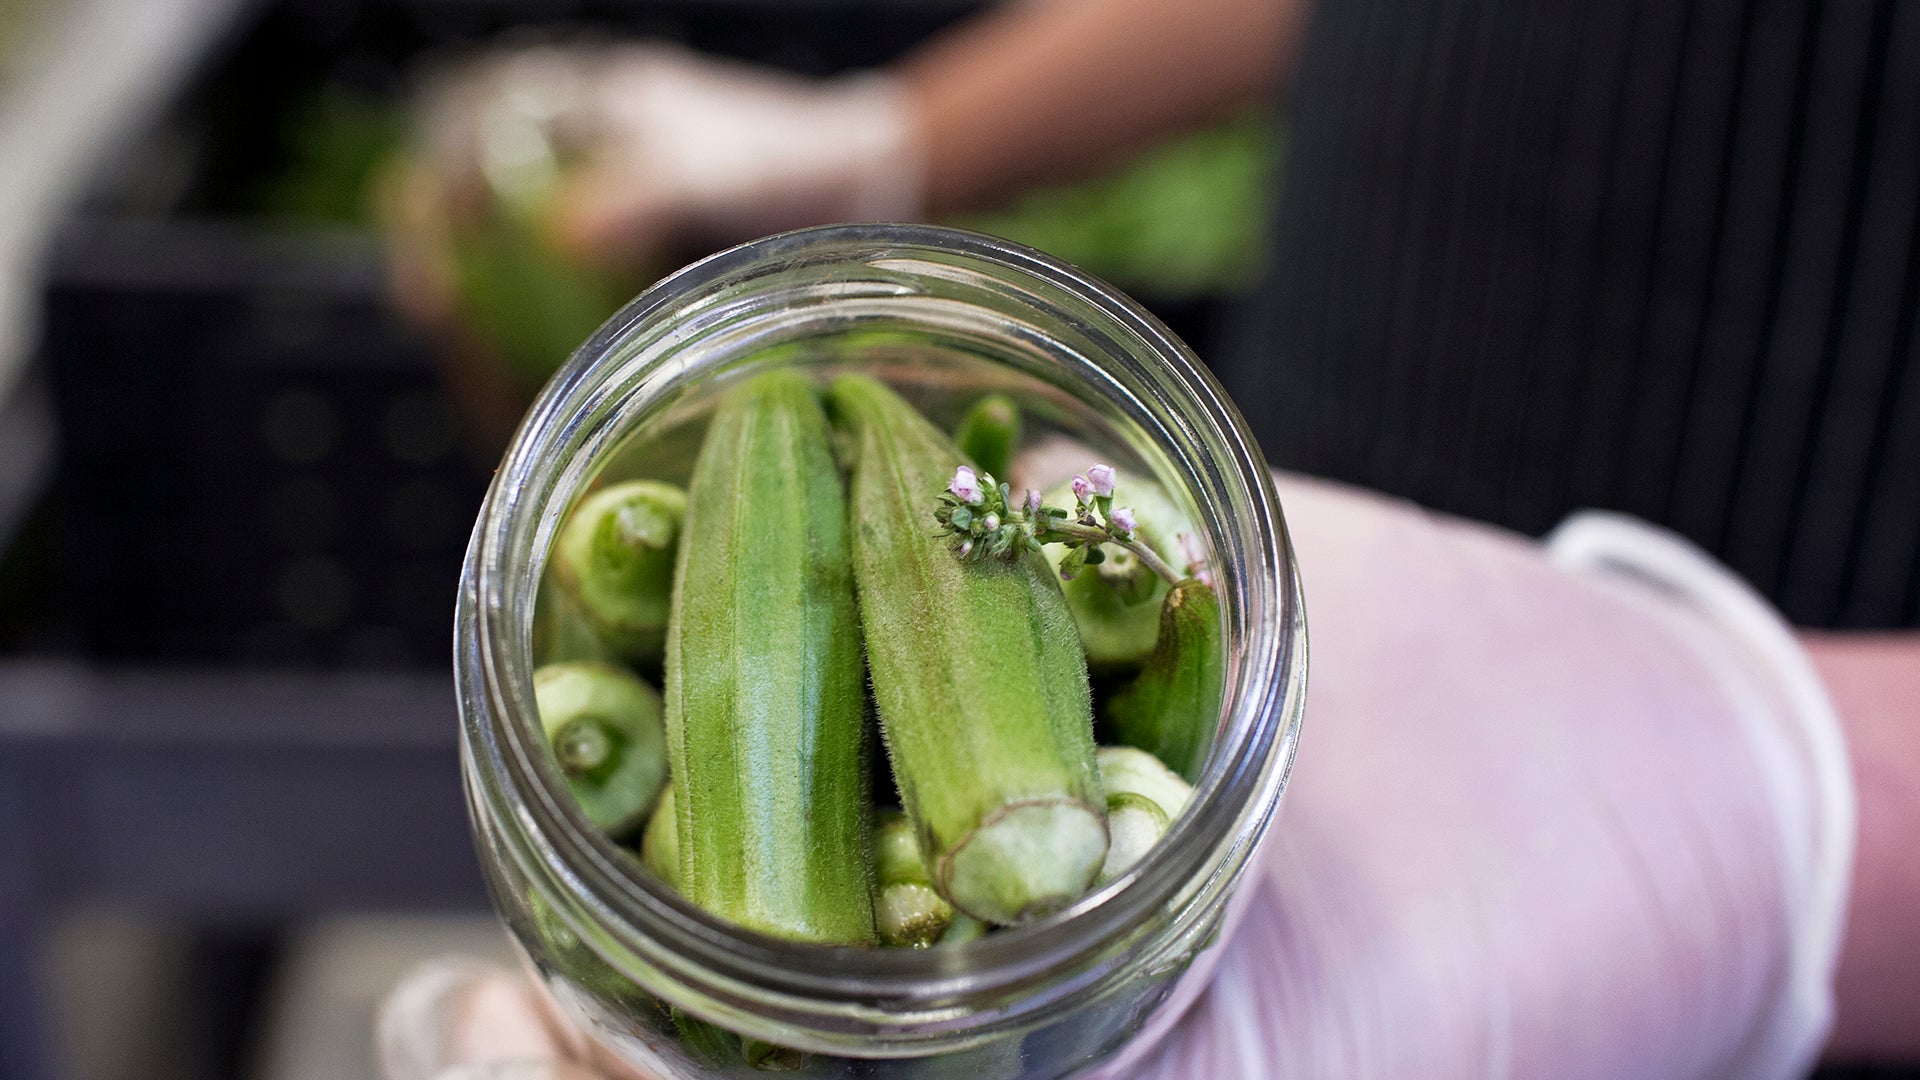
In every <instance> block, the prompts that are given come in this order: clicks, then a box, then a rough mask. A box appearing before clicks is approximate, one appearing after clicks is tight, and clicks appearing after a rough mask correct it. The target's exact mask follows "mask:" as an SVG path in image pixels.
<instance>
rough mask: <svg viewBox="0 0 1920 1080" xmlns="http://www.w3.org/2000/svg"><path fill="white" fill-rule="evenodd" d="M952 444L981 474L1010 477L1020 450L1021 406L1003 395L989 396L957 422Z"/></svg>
mask: <svg viewBox="0 0 1920 1080" xmlns="http://www.w3.org/2000/svg"><path fill="white" fill-rule="evenodd" d="M953 441H954V443H955V444H957V445H958V446H959V447H960V452H961V453H963V454H965V455H966V456H967V457H969V458H972V459H973V463H974V464H975V465H978V466H980V468H981V469H982V470H984V471H986V472H989V473H992V474H993V475H995V476H1008V475H1011V473H1010V471H1009V470H1011V469H1012V467H1013V453H1014V451H1015V450H1017V449H1018V448H1019V446H1020V406H1018V405H1015V404H1014V403H1013V399H1012V398H1010V397H1008V396H1007V395H1005V394H988V395H987V396H986V397H983V398H981V399H980V400H979V401H976V402H974V403H973V407H972V408H970V409H968V410H967V414H966V415H965V416H962V417H961V418H960V426H959V427H956V428H954V429H953Z"/></svg>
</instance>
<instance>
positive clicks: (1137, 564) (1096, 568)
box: [1047, 477, 1193, 669]
mask: <svg viewBox="0 0 1920 1080" xmlns="http://www.w3.org/2000/svg"><path fill="white" fill-rule="evenodd" d="M1047 501H1048V502H1050V503H1052V504H1054V505H1064V506H1072V505H1073V502H1074V496H1073V494H1072V492H1071V489H1069V488H1068V487H1066V486H1065V485H1062V486H1061V487H1060V488H1059V489H1058V490H1056V491H1054V492H1053V493H1052V494H1051V495H1050V496H1049V498H1048V500H1047ZM1115 501H1116V502H1120V501H1124V502H1125V503H1126V504H1127V505H1128V506H1129V507H1130V508H1131V509H1132V511H1133V514H1134V517H1135V518H1136V519H1137V520H1138V521H1139V526H1138V528H1137V529H1136V530H1135V534H1136V535H1137V536H1138V537H1139V539H1140V541H1141V542H1142V543H1144V544H1146V545H1147V546H1148V547H1150V548H1152V549H1153V551H1154V552H1155V553H1156V554H1158V555H1159V556H1160V557H1161V558H1162V559H1164V560H1167V561H1169V562H1171V563H1173V564H1174V565H1175V566H1176V567H1177V566H1178V565H1179V564H1180V560H1181V559H1182V558H1183V555H1182V553H1181V551H1180V546H1181V545H1180V537H1181V536H1182V535H1183V534H1184V535H1191V534H1192V532H1193V526H1192V524H1191V523H1189V522H1188V521H1187V518H1186V515H1185V514H1182V513H1181V512H1180V509H1179V508H1178V507H1177V506H1175V505H1174V503H1173V500H1172V499H1170V498H1168V496H1167V493H1166V492H1165V490H1163V489H1162V488H1161V487H1160V486H1159V485H1157V484H1154V483H1152V482H1150V481H1146V480H1140V479H1134V478H1131V477H1129V478H1128V479H1127V482H1126V493H1125V496H1124V499H1122V498H1120V497H1116V499H1115ZM1069 554H1070V552H1069V551H1068V549H1067V548H1065V547H1064V546H1061V545H1059V544H1049V545H1048V546H1047V560H1048V561H1049V562H1050V563H1052V564H1053V568H1054V570H1055V571H1058V570H1060V569H1061V566H1062V564H1063V563H1064V562H1065V561H1066V559H1067V557H1068V556H1069ZM1104 555H1105V558H1104V560H1103V561H1101V562H1100V563H1098V564H1095V565H1091V566H1087V567H1084V568H1082V569H1080V570H1078V571H1077V572H1075V573H1074V575H1073V577H1072V579H1071V580H1068V581H1064V582H1062V583H1061V588H1062V590H1063V591H1064V592H1065V593H1066V597H1067V606H1068V608H1070V609H1071V610H1072V611H1073V621H1074V624H1075V625H1076V626H1078V627H1079V629H1080V641H1081V643H1082V644H1083V645H1084V646H1085V647H1086V650H1087V662H1088V663H1089V664H1091V665H1093V666H1094V667H1096V668H1102V669H1113V668H1125V667H1129V666H1131V665H1135V664H1139V663H1141V662H1142V661H1144V660H1145V659H1146V658H1147V657H1148V655H1150V654H1151V653H1152V652H1153V647H1154V642H1155V641H1156V640H1158V638H1159V634H1160V606H1161V601H1162V600H1163V599H1164V598H1165V597H1166V595H1167V582H1166V581H1165V580H1163V579H1162V578H1161V577H1160V576H1159V575H1158V574H1156V573H1154V572H1153V570H1152V569H1150V568H1149V567H1148V566H1147V565H1146V564H1145V563H1144V562H1142V561H1141V560H1140V559H1139V557H1138V556H1136V555H1134V554H1133V553H1132V552H1130V551H1128V550H1126V549H1125V548H1123V547H1121V546H1120V545H1119V544H1108V545H1106V546H1105V548H1104ZM1176 572H1178V571H1176Z"/></svg>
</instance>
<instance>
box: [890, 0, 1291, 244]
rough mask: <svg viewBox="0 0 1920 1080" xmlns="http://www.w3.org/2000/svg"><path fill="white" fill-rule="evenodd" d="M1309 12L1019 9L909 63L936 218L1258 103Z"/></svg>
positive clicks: (1101, 6) (1098, 2)
mask: <svg viewBox="0 0 1920 1080" xmlns="http://www.w3.org/2000/svg"><path fill="white" fill-rule="evenodd" d="M1307 6H1308V0H1186V2H1178V3H1170V2H1168V0H1040V2H1027V3H1014V4H1010V5H1008V6H1006V7H1003V8H1000V9H998V10H996V11H994V12H993V13H991V14H988V15H986V16H983V17H981V18H979V19H976V20H974V21H973V22H971V23H968V24H966V25H964V26H962V27H960V28H959V29H957V30H955V31H953V32H951V33H949V34H947V35H945V36H943V37H941V38H939V39H937V40H935V41H934V42H933V43H931V44H930V45H928V46H927V47H925V48H923V49H921V50H920V51H919V52H917V53H915V54H913V55H911V56H909V57H908V58H907V59H906V60H905V61H904V62H903V63H902V64H901V65H900V67H899V68H898V73H899V74H900V75H901V76H902V77H903V78H904V80H905V81H906V84H907V86H908V87H909V89H910V91H911V93H912V94H913V97H914V102H915V107H916V109H917V110H918V112H919V117H920V126H921V132H922V135H923V136H924V138H925V147H926V151H927V159H928V160H927V167H928V172H927V177H926V179H927V197H928V201H929V203H930V204H931V206H932V208H933V209H936V210H945V209H953V208H957V207H965V206H968V205H972V204H976V203H978V202H980V201H981V200H984V199H988V198H991V197H993V196H995V195H999V194H1001V193H1003V192H1006V191H1008V190H1011V189H1013V188H1016V187H1018V186H1020V185H1022V184H1025V183H1030V182H1033V181H1037V180H1045V179H1049V178H1052V177H1058V176H1065V175H1070V174H1072V173H1073V172H1076V171H1079V170H1083V169H1086V168H1089V167H1092V166H1094V165H1097V164H1100V163H1102V162H1104V161H1105V160H1108V159H1111V158H1112V157H1114V156H1116V155H1118V154H1121V153H1124V152H1126V151H1127V150H1129V149H1132V148H1134V147H1137V146H1139V145H1141V144H1143V143H1145V142H1147V141H1149V140H1152V139H1154V138H1156V137H1158V136H1161V135H1165V134H1167V133H1169V132H1171V131H1174V130H1177V129H1179V128H1182V127H1185V126H1188V125H1191V124H1194V123H1197V122H1200V121H1202V120H1205V119H1208V118H1210V117H1212V116H1214V115H1216V114H1219V113H1221V112H1223V111H1225V110H1227V109H1230V108H1232V107H1235V106H1237V105H1240V104H1243V103H1245V102H1249V101H1252V100H1254V99H1255V98H1257V97H1258V96H1259V95H1260V94H1262V93H1264V92H1266V91H1267V90H1269V89H1270V88H1271V87H1273V86H1274V85H1276V84H1277V83H1278V81H1279V80H1280V79H1282V78H1283V77H1284V75H1285V73H1286V72H1287V71H1288V70H1290V69H1291V67H1292V60H1293V52H1294V49H1295V47H1296V46H1297V44H1298V40H1299V36H1300V32H1301V29H1302V24H1303V23H1304V22H1305V10H1306V8H1307Z"/></svg>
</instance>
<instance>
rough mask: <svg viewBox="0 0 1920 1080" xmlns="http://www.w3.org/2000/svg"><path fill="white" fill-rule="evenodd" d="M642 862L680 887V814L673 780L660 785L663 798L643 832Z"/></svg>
mask: <svg viewBox="0 0 1920 1080" xmlns="http://www.w3.org/2000/svg"><path fill="white" fill-rule="evenodd" d="M640 862H641V864H642V865H644V866H645V867H646V868H647V869H649V870H651V871H653V873H654V876H655V877H658V878H659V879H660V880H661V881H664V882H666V883H667V884H668V885H671V886H672V887H674V888H676V889H677V888H679V887H680V818H679V811H677V810H675V809H674V806H673V784H672V782H668V784H667V786H666V787H664V788H662V789H660V801H659V802H658V803H657V804H655V805H654V808H653V816H652V817H650V818H648V819H647V831H646V832H644V833H642V834H641V836H640Z"/></svg>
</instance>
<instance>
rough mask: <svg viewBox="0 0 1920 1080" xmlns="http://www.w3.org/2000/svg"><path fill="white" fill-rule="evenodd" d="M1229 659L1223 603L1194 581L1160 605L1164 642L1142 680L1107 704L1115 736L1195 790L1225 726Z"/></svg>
mask: <svg viewBox="0 0 1920 1080" xmlns="http://www.w3.org/2000/svg"><path fill="white" fill-rule="evenodd" d="M1225 679H1226V656H1225V655H1224V653H1223V651H1222V649H1221V641H1220V600H1219V598H1218V597H1217V596H1216V595H1215V594H1214V591H1213V588H1212V587H1211V586H1209V585H1206V584H1204V583H1202V582H1199V581H1196V580H1193V579H1191V578H1189V579H1188V580H1186V581H1183V582H1181V583H1180V584H1178V585H1175V586H1174V587H1173V588H1172V589H1171V590H1169V591H1168V593H1167V598H1166V599H1165V600H1164V601H1162V602H1161V605H1160V635H1159V640H1158V641H1156V642H1155V643H1154V646H1153V652H1152V653H1151V654H1149V655H1148V657H1147V661H1146V663H1145V664H1143V665H1141V668H1140V674H1138V675H1136V676H1135V677H1134V678H1133V681H1132V682H1130V683H1128V684H1127V685H1126V686H1125V687H1124V688H1122V689H1121V690H1120V692H1118V693H1116V694H1115V695H1113V697H1112V698H1110V699H1109V700H1108V701H1107V705H1106V709H1105V713H1106V716H1105V719H1106V721H1107V724H1108V726H1109V727H1110V728H1111V730H1112V732H1113V736H1114V737H1115V738H1117V739H1119V740H1120V741H1121V742H1123V743H1126V744H1127V745H1128V746H1135V747H1139V748H1140V749H1142V750H1145V751H1146V752H1148V753H1150V754H1152V755H1153V756H1154V757H1157V758H1159V759H1160V760H1161V761H1163V762H1165V763H1166V765H1167V767H1169V768H1171V769H1172V770H1173V771H1174V772H1177V773H1179V774H1180V775H1181V776H1182V777H1185V778H1186V780H1187V782H1188V783H1193V782H1194V781H1196V780H1198V779H1199V777H1200V766H1201V765H1202V764H1204V763H1205V758H1206V753H1207V746H1208V743H1209V741H1210V740H1211V739H1212V736H1213V732H1214V728H1215V727H1216V726H1217V725H1218V724H1219V720H1220V695H1221V692H1222V689H1223V685H1224V682H1225Z"/></svg>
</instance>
